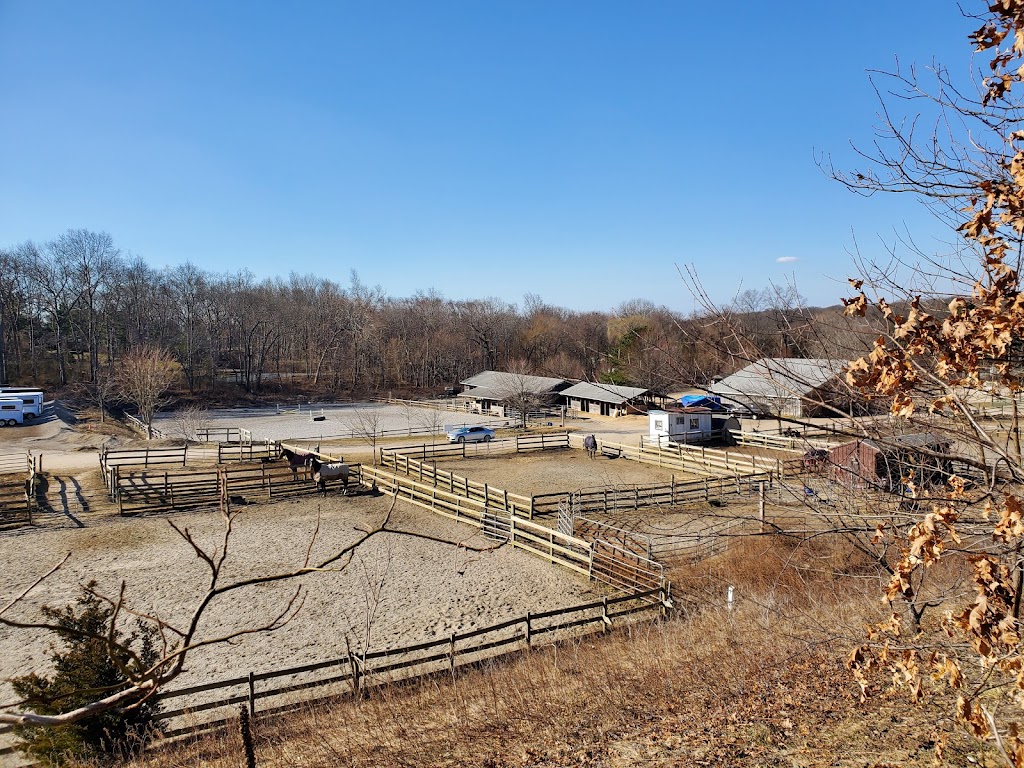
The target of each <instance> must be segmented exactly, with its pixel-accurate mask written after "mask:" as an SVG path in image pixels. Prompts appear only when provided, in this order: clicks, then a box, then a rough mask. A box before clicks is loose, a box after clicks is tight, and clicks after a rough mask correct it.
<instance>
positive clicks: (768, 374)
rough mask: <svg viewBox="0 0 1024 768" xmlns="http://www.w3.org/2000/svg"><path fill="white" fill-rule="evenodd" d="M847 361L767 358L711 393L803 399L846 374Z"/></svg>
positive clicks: (719, 383)
mask: <svg viewBox="0 0 1024 768" xmlns="http://www.w3.org/2000/svg"><path fill="white" fill-rule="evenodd" d="M845 367H846V362H845V361H843V360H830V359H828V358H825V357H818V358H806V359H805V358H800V357H765V358H762V359H761V360H758V361H757V362H756V363H751V364H750V365H748V366H747V367H746V368H741V369H740V370H738V371H736V373H734V374H732V375H731V376H727V377H726V378H724V379H722V380H721V381H719V382H717V383H715V384H712V385H711V387H710V391H711V392H713V393H714V394H716V395H722V396H724V397H726V398H728V397H730V396H732V397H736V396H743V397H748V398H749V397H768V398H789V397H803V396H806V395H808V394H810V393H811V392H813V391H814V390H816V389H818V388H819V387H821V386H822V385H823V384H826V383H828V382H829V381H831V380H833V379H835V378H836V377H838V376H840V375H841V374H842V373H843V370H844V368H845Z"/></svg>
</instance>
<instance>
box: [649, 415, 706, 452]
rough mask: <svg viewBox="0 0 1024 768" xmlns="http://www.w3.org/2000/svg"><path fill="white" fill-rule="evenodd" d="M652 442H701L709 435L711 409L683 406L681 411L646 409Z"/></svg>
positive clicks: (661, 443) (666, 443) (663, 443)
mask: <svg viewBox="0 0 1024 768" xmlns="http://www.w3.org/2000/svg"><path fill="white" fill-rule="evenodd" d="M648 418H649V419H650V438H651V442H652V443H657V444H658V445H668V444H670V443H701V442H704V441H705V440H708V439H710V437H711V411H710V410H709V409H707V408H685V409H683V410H682V411H648Z"/></svg>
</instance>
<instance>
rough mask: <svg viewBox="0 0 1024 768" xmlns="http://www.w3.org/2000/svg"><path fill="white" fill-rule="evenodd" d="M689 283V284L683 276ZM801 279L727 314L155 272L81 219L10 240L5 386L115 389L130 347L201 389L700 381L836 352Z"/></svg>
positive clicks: (640, 303) (747, 295) (3, 291)
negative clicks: (164, 361)
mask: <svg viewBox="0 0 1024 768" xmlns="http://www.w3.org/2000/svg"><path fill="white" fill-rule="evenodd" d="M680 291H681V294H685V288H684V286H683V285H682V284H681V285H680ZM823 313H824V314H825V315H827V316H828V318H829V322H830V323H832V322H834V321H835V319H836V318H837V317H839V315H840V313H838V312H837V311H835V310H809V309H806V308H804V307H802V300H801V298H800V296H799V294H797V293H796V292H795V290H794V289H792V288H787V289H784V290H779V289H777V288H768V289H764V290H761V291H759V290H751V289H748V290H746V291H744V292H743V293H740V294H738V295H737V296H736V297H734V300H733V302H732V303H731V304H729V306H728V311H727V312H725V313H722V312H721V311H720V310H716V312H715V313H705V314H701V313H691V314H689V315H687V314H683V313H680V312H676V311H673V310H670V309H668V308H666V307H658V306H655V305H653V304H651V303H650V302H647V301H644V300H633V301H629V302H626V303H624V304H623V305H621V306H620V307H618V308H617V309H616V310H614V311H611V312H600V311H574V310H569V309H565V308H561V307H555V306H551V305H549V304H546V303H545V302H544V301H543V300H542V299H541V298H540V297H538V296H536V295H532V294H528V295H527V296H525V297H524V301H523V303H522V306H517V305H516V304H513V303H510V302H508V301H505V300H502V299H497V298H484V299H478V300H450V299H447V298H445V297H444V296H443V295H440V294H438V293H436V292H420V293H417V294H415V295H414V296H411V297H406V298H395V297H390V296H388V295H387V294H386V293H385V292H384V290H383V289H381V288H380V287H378V286H375V287H370V286H368V285H365V284H364V283H363V282H362V281H361V280H360V279H359V276H358V274H357V272H356V271H355V270H353V271H352V272H351V276H350V279H349V282H348V284H347V285H342V284H339V283H337V282H335V281H333V280H330V279H327V278H324V277H320V276H316V275H308V274H306V275H302V274H297V273H292V274H290V275H288V277H287V278H283V277H275V278H267V279H262V280H260V279H257V278H256V277H254V276H253V275H252V274H251V273H249V272H245V271H243V272H238V273H234V274H223V273H215V272H211V271H207V270H203V269H201V268H199V267H197V266H196V265H195V264H192V263H189V262H186V263H184V264H182V265H180V266H176V267H170V268H167V269H163V270H159V269H155V268H153V267H152V266H150V265H149V264H147V263H146V261H145V260H144V259H143V258H142V257H140V256H137V255H133V254H130V253H125V252H124V251H122V250H121V249H120V248H118V247H117V245H116V244H115V242H114V238H113V237H112V236H111V235H109V234H107V233H105V232H93V231H90V230H87V229H69V230H67V231H66V232H64V233H63V234H60V235H58V236H57V237H55V238H54V239H52V240H50V241H47V242H45V243H35V242H31V241H28V242H24V243H21V244H18V245H15V246H12V247H7V248H2V249H0V383H19V384H21V383H29V382H31V383H33V384H39V385H47V386H52V387H57V388H63V387H66V386H68V385H73V384H84V385H88V386H90V387H91V388H93V389H94V390H95V389H96V388H97V387H99V388H102V387H103V383H104V381H105V380H107V379H108V378H109V377H110V375H112V373H113V371H114V370H115V369H116V366H117V364H118V362H119V361H120V360H121V359H122V358H123V357H124V355H125V354H126V353H127V352H128V351H129V350H131V349H133V348H135V347H137V346H139V345H147V346H149V347H155V348H159V349H163V350H165V351H167V352H168V353H170V354H171V355H172V356H173V357H174V359H175V360H176V361H177V363H178V365H179V366H180V385H181V387H182V389H185V390H187V391H188V392H190V393H202V392H209V391H211V390H214V389H216V388H218V387H220V386H223V385H225V384H233V385H238V386H240V387H241V388H242V389H244V390H245V391H246V392H248V393H252V394H259V393H260V392H263V391H266V390H267V389H268V388H273V389H274V390H275V391H280V390H282V389H284V390H292V389H297V390H300V391H301V390H303V389H307V390H310V391H317V392H334V393H362V392H382V391H387V390H399V391H406V390H411V391H429V390H435V389H439V388H443V387H446V386H451V385H452V384H454V383H456V382H458V381H459V380H461V379H464V378H466V377H468V376H471V375H473V374H474V373H477V372H479V371H481V370H488V369H490V370H509V371H515V372H521V373H532V374H537V375H551V376H558V377H564V378H574V379H582V380H589V381H603V382H605V383H613V384H627V385H634V386H642V387H646V388H653V389H665V388H670V387H673V386H685V385H701V384H704V383H706V382H707V381H709V380H710V378H711V377H713V376H715V375H725V374H728V373H730V372H732V371H733V370H735V369H736V368H738V367H740V366H741V364H742V360H743V359H744V358H745V357H754V356H757V355H760V354H762V353H763V354H770V355H778V356H792V357H800V356H815V355H821V354H824V352H825V350H824V347H823V344H822V339H821V334H820V332H819V331H820V329H816V328H815V323H816V322H819V321H820V320H821V319H822V314H823Z"/></svg>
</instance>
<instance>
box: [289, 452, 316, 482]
mask: <svg viewBox="0 0 1024 768" xmlns="http://www.w3.org/2000/svg"><path fill="white" fill-rule="evenodd" d="M281 458H283V459H287V460H288V468H289V469H291V471H292V481H293V482H294V481H295V480H298V479H299V470H300V469H302V470H304V469H305V468H306V467H308V466H310V465H311V463H312V461H313V459H315V458H316V457H315V456H314V455H313V454H312V453H301V452H299V451H293V450H291V449H290V448H282V449H281Z"/></svg>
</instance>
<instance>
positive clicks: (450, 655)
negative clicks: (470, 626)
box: [448, 632, 455, 675]
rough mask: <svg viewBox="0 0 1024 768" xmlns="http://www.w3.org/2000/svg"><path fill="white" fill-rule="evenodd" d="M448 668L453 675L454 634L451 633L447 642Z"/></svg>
mask: <svg viewBox="0 0 1024 768" xmlns="http://www.w3.org/2000/svg"><path fill="white" fill-rule="evenodd" d="M448 668H449V669H450V670H451V673H452V674H453V675H454V674H455V633H454V632H452V634H451V636H450V639H449V640H448Z"/></svg>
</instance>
